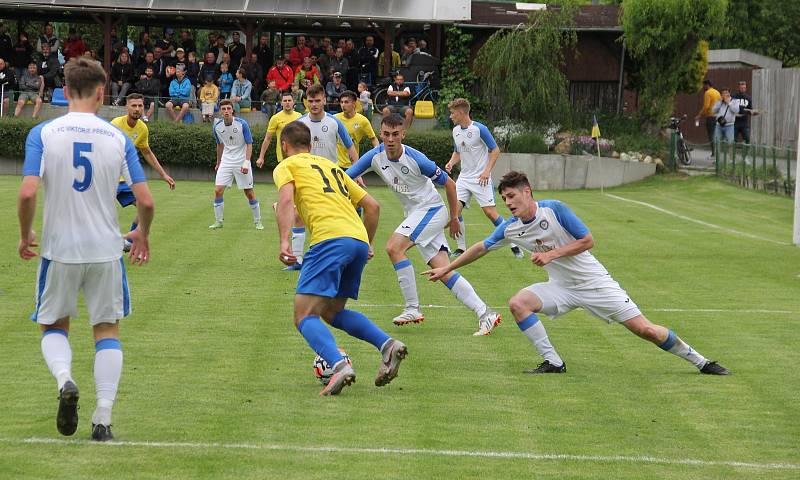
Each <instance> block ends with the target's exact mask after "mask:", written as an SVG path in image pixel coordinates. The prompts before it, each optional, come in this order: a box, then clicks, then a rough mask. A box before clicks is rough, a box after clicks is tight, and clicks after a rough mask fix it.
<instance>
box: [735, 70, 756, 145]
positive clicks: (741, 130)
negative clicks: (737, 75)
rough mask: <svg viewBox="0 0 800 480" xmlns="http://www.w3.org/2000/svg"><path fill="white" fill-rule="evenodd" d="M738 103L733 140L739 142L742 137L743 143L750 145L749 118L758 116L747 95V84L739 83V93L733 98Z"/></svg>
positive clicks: (741, 81) (751, 100) (742, 81)
mask: <svg viewBox="0 0 800 480" xmlns="http://www.w3.org/2000/svg"><path fill="white" fill-rule="evenodd" d="M733 99H734V100H736V101H737V102H739V113H738V114H736V122H735V123H734V125H733V140H734V141H737V142H738V141H739V136H741V137H742V141H743V142H744V143H750V117H751V116H753V115H758V112H756V111H754V109H753V99H752V98H751V97H750V95H748V94H747V82H745V81H744V80H740V81H739V91H738V92H736V95H734V96H733Z"/></svg>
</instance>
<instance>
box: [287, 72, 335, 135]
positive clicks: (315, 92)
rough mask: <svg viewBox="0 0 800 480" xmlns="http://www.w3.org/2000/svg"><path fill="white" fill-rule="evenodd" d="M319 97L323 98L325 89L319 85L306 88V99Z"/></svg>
mask: <svg viewBox="0 0 800 480" xmlns="http://www.w3.org/2000/svg"><path fill="white" fill-rule="evenodd" d="M319 95H322V96H325V89H324V88H322V85H320V84H319V83H315V84H314V85H311V86H310V87H308V90H306V97H317V96H319ZM281 135H282V134H281Z"/></svg>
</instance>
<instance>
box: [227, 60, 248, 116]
mask: <svg viewBox="0 0 800 480" xmlns="http://www.w3.org/2000/svg"><path fill="white" fill-rule="evenodd" d="M252 94H253V84H252V83H250V80H248V79H247V72H245V70H244V69H243V68H240V69H239V70H236V80H234V81H233V86H232V87H231V103H233V111H235V112H238V111H240V110H241V109H243V108H250V105H251V99H252V97H251V95H252Z"/></svg>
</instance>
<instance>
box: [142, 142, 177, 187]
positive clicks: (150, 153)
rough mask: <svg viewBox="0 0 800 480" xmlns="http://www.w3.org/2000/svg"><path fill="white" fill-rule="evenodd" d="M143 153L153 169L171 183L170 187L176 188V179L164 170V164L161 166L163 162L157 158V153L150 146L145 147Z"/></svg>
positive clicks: (168, 183)
mask: <svg viewBox="0 0 800 480" xmlns="http://www.w3.org/2000/svg"><path fill="white" fill-rule="evenodd" d="M142 155H143V156H144V159H145V161H146V162H147V163H148V164H150V166H151V167H153V169H154V170H155V171H156V172H158V174H159V175H160V176H161V178H163V179H164V181H165V182H167V185H169V189H170V190H175V180H173V179H172V177H170V176H169V175H168V174H167V171H166V170H164V167H163V166H161V163H160V162H159V161H158V159H157V158H156V154H155V153H153V151H152V150H150V147H145V148H143V149H142Z"/></svg>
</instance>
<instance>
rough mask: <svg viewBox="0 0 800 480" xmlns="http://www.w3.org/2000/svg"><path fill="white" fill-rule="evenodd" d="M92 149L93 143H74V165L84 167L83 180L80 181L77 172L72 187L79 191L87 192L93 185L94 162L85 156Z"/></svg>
mask: <svg viewBox="0 0 800 480" xmlns="http://www.w3.org/2000/svg"><path fill="white" fill-rule="evenodd" d="M91 151H92V144H91V143H81V142H75V143H73V144H72V166H73V167H75V168H76V169H78V168H81V167H83V180H81V181H78V173H77V172H76V173H75V179H74V180H73V181H72V188H74V189H75V190H77V191H79V192H85V191H86V190H88V189H89V187H91V186H92V162H91V161H89V159H88V158H87V157H85V156H83V154H84V153H87V152H91Z"/></svg>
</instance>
